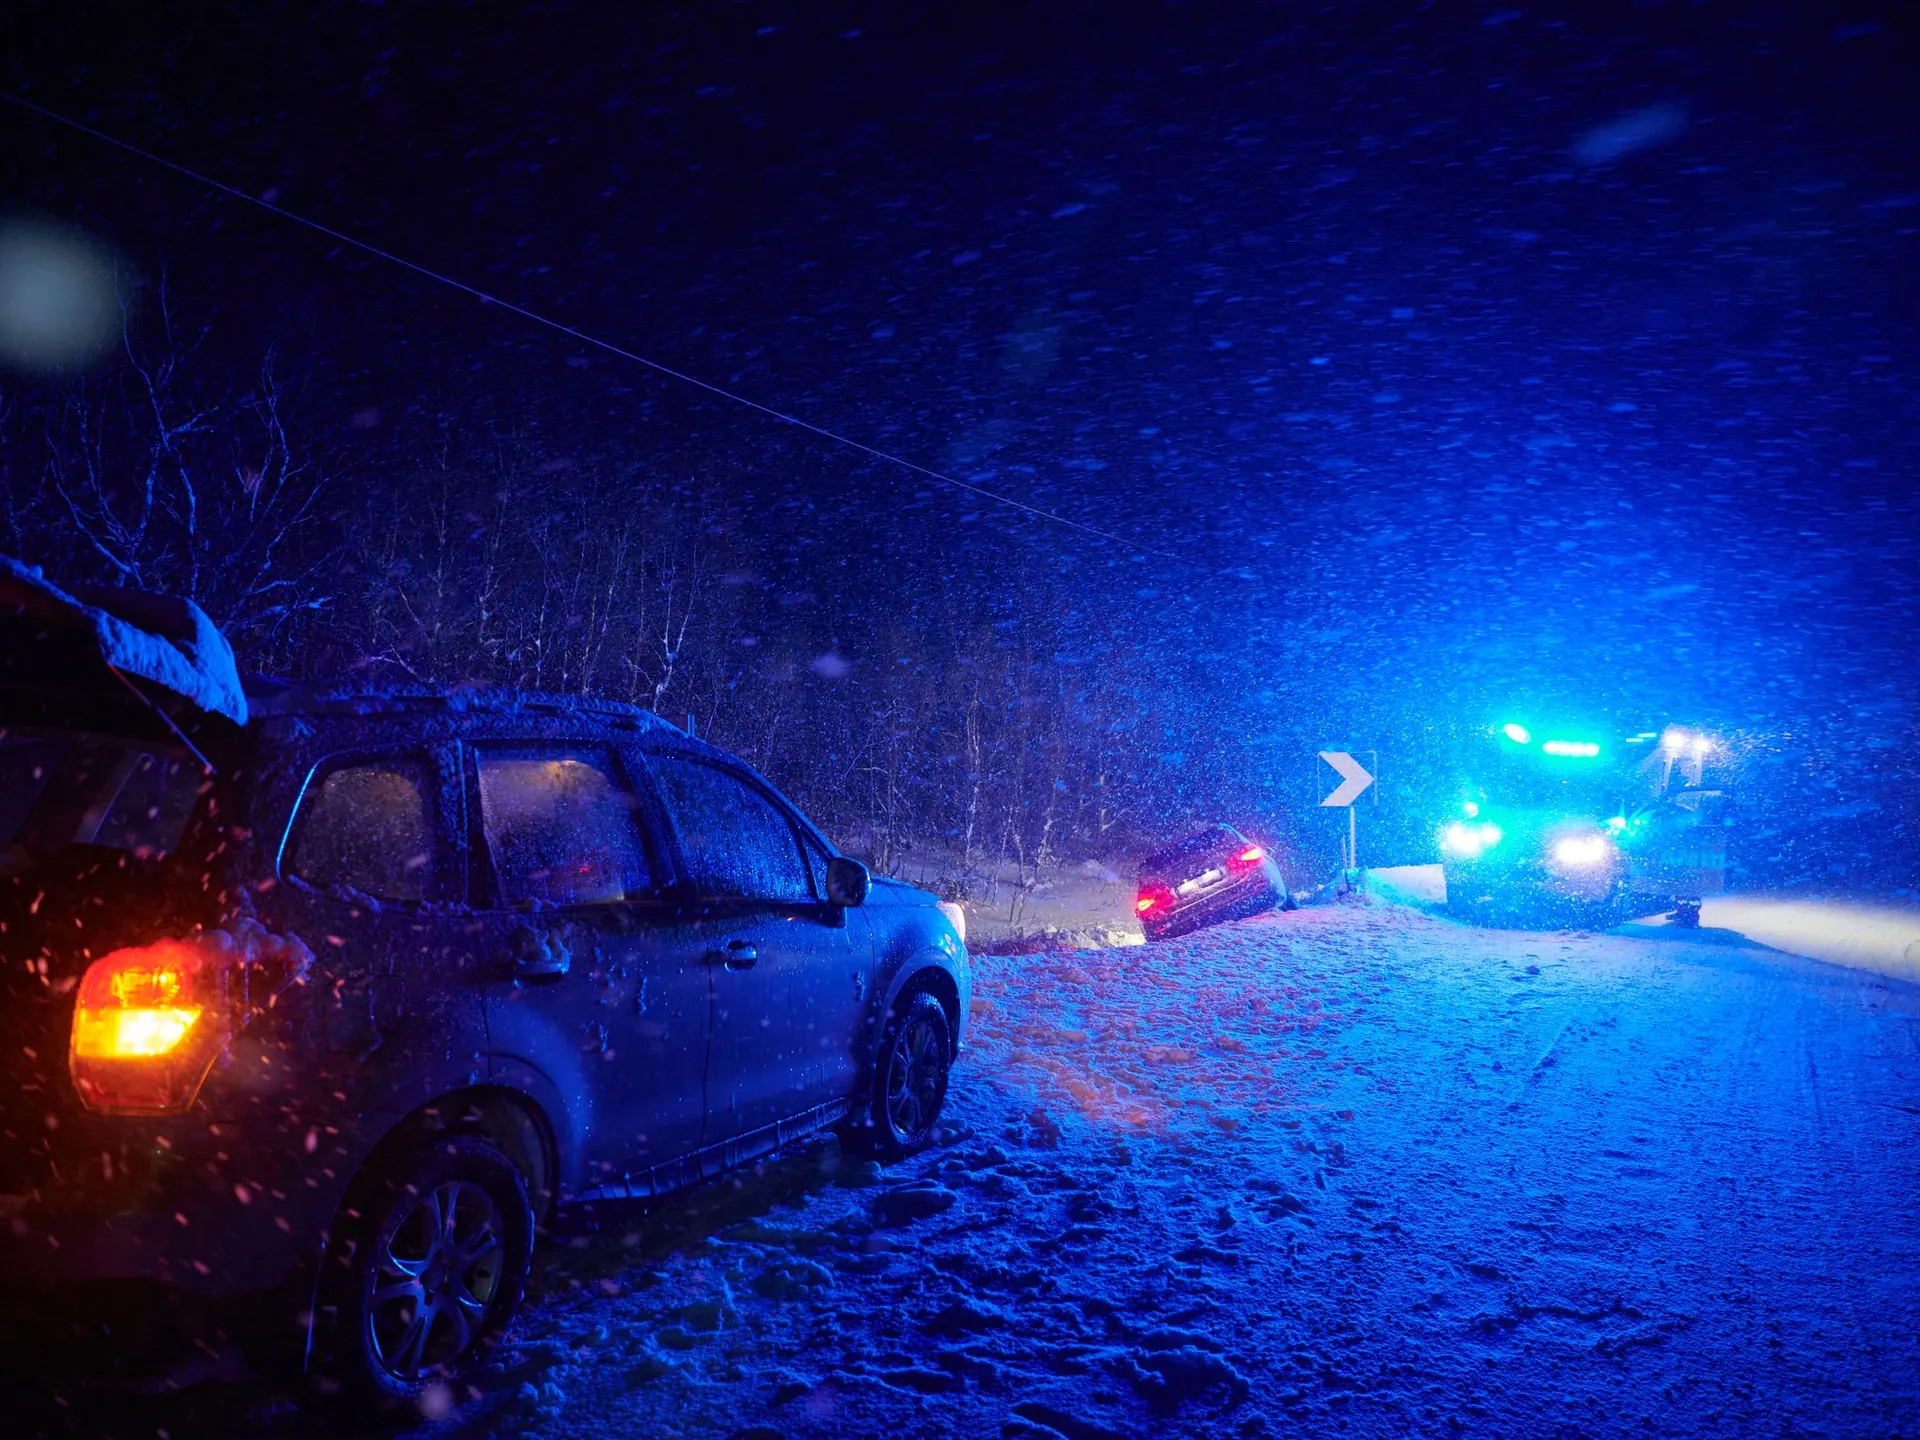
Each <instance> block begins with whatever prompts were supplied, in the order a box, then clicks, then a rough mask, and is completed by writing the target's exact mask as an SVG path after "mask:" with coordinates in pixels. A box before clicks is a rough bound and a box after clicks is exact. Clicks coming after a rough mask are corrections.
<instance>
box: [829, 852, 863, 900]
mask: <svg viewBox="0 0 1920 1440" xmlns="http://www.w3.org/2000/svg"><path fill="white" fill-rule="evenodd" d="M872 884H873V877H872V876H871V875H869V874H868V873H867V867H866V866H864V865H862V864H861V863H860V862H859V861H858V860H851V859H848V858H847V857H846V856H845V855H836V856H834V857H833V858H832V859H831V860H829V861H827V903H828V904H830V905H846V906H853V905H864V904H866V903H867V890H868V888H869V887H870V886H871V885H872Z"/></svg>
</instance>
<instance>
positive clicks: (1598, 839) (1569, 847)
mask: <svg viewBox="0 0 1920 1440" xmlns="http://www.w3.org/2000/svg"><path fill="white" fill-rule="evenodd" d="M1612 852H1613V846H1612V845H1611V844H1610V843H1609V842H1608V840H1607V837H1606V836H1604V835H1568V836H1566V837H1565V838H1564V839H1560V840H1556V841H1554V842H1553V858H1554V861H1555V863H1556V864H1560V865H1599V864H1602V863H1604V862H1605V861H1606V858H1607V856H1608V855H1610V854H1611V853H1612Z"/></svg>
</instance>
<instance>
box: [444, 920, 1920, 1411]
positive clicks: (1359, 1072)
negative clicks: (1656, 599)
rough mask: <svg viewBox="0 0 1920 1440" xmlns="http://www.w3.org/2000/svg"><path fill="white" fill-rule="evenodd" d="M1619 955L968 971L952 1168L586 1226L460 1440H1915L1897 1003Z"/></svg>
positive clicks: (1436, 937) (1288, 952)
mask: <svg viewBox="0 0 1920 1440" xmlns="http://www.w3.org/2000/svg"><path fill="white" fill-rule="evenodd" d="M1633 929H1634V933H1630V934H1615V935H1600V936H1595V935H1585V934H1555V935H1537V934H1528V933H1524V932H1512V931H1504V932H1503V931H1476V930H1471V929H1467V928H1464V927H1460V926H1457V925H1453V924H1450V923H1447V922H1444V921H1441V920H1436V919H1433V918H1429V917H1427V916H1423V915H1420V914H1418V913H1415V912H1413V911H1410V910H1406V909H1398V908H1394V907H1389V906H1385V905H1379V904H1356V905H1352V906H1329V907H1325V908H1319V909H1309V910H1303V911H1299V912H1296V913H1293V914H1287V915H1269V916H1264V917H1261V918H1259V919H1256V920H1252V921H1247V922H1244V923H1242V924H1238V925H1232V926H1226V927H1221V928H1219V929H1216V930H1212V931H1208V932H1204V933H1201V934H1198V935H1195V936H1192V937H1189V938H1188V939H1186V940H1183V941H1178V942H1174V943H1170V944H1166V945H1157V946H1152V947H1146V948H1139V947H1135V948H1131V949H1127V950H1113V951H1106V952H1099V953H1083V954H1075V955H1063V956H1044V957H989V958H985V959H982V960H981V961H980V962H978V967H977V968H978V988H977V991H976V995H977V999H976V1001H975V1008H976V1014H975V1016H974V1024H975V1028H974V1031H973V1041H972V1046H971V1049H970V1050H969V1052H968V1054H967V1055H966V1056H965V1058H964V1060H963V1062H962V1064H961V1066H960V1068H959V1070H958V1071H957V1073H956V1076H955V1087H954V1091H953V1095H952V1099H951V1101H950V1110H949V1118H950V1121H951V1130H950V1133H949V1134H948V1136H947V1137H946V1141H945V1143H943V1144H942V1145H940V1146H938V1147H936V1148H935V1149H933V1150H932V1151H930V1152H928V1153H927V1154H925V1155H922V1156H920V1157H918V1158H916V1159H915V1160H913V1161H911V1162H908V1163H906V1164H903V1165H900V1166H896V1167H892V1168H890V1169H888V1170H886V1171H884V1172H882V1171H879V1170H877V1169H875V1168H874V1167H871V1166H868V1165H858V1164H853V1163H849V1162H843V1161H842V1160H841V1159H840V1158H839V1154H838V1151H837V1148H836V1147H835V1146H834V1145H833V1143H832V1142H831V1141H822V1142H819V1143H817V1144H815V1145H813V1146H812V1147H811V1148H809V1149H807V1150H805V1151H803V1152H802V1153H800V1154H798V1155H795V1156H791V1157H788V1158H785V1159H782V1160H779V1161H776V1162H775V1163H773V1164H771V1165H769V1166H767V1167H765V1168H764V1169H763V1170H762V1171H761V1172H760V1173H758V1174H755V1175H750V1176H747V1177H744V1178H743V1179H742V1180H741V1181H740V1182H739V1183H738V1184H737V1185H733V1184H727V1183H724V1182H723V1183H722V1184H721V1185H720V1186H717V1187H714V1188H713V1189H712V1190H711V1191H709V1192H708V1193H706V1194H704V1195H701V1196H696V1197H693V1198H692V1199H691V1200H689V1201H685V1202H681V1203H680V1204H678V1205H674V1206H669V1207H666V1208H665V1209H663V1210H662V1211H660V1212H656V1214H655V1215H653V1216H651V1217H647V1216H643V1215H640V1214H638V1213H635V1214H633V1215H630V1216H620V1215H608V1216H605V1217H603V1224H602V1228H600V1230H599V1231H598V1232H597V1233H593V1234H580V1235H577V1236H575V1237H574V1238H573V1239H572V1240H571V1241H565V1240H563V1241H562V1242H561V1243H560V1244H559V1245H558V1246H557V1247H556V1249H555V1250H554V1252H553V1255H552V1257H551V1258H550V1260H549V1261H548V1263H547V1270H546V1274H545V1276H544V1278H543V1280H542V1282H541V1285H540V1287H538V1289H537V1290H536V1293H535V1294H534V1295H532V1296H531V1297H530V1301H529V1305H528V1308H527V1312H526V1314H525V1315H524V1317H523V1320H522V1322H521V1324H520V1325H519V1326H518V1327H516V1332H515V1340H514V1343H513V1344H512V1345H511V1346H510V1347H509V1348H508V1349H507V1350H506V1352H505V1353H504V1354H503V1355H502V1357H501V1370H500V1373H499V1375H498V1377H497V1378H496V1381H495V1385H494V1389H493V1395H492V1396H491V1397H490V1398H489V1399H488V1400H486V1401H483V1402H479V1403H476V1404H475V1405H473V1406H471V1407H462V1409H461V1410H459V1411H457V1412H456V1413H455V1414H454V1415H452V1416H449V1417H448V1418H447V1420H446V1421H444V1422H442V1423H443V1425H444V1426H447V1427H450V1428H455V1429H459V1430H461V1431H463V1432H465V1433H483V1432H484V1431H486V1430H489V1429H492V1430H498V1431H501V1432H515V1431H525V1432H526V1433H529V1434H534V1435H541V1436H549V1435H550V1436H556V1437H557V1436H568V1437H577V1436H601V1435H604V1436H609V1437H611V1436H630V1435H637V1434H648V1435H652V1434H660V1435H716V1436H729V1435H731V1436H754V1437H761V1440H765V1437H773V1436H833V1437H844V1436H868V1435H902V1436H909V1435H910V1436H918V1435H960V1436H972V1435H983V1436H998V1435H1028V1436H1036V1437H1047V1440H1058V1437H1060V1436H1066V1437H1071V1440H1087V1437H1100V1436H1109V1435H1138V1434H1144V1433H1154V1434H1174V1435H1193V1436H1221V1435H1249V1436H1251V1435H1260V1434H1282V1433H1290V1432H1298V1431H1305V1432H1307V1433H1328V1432H1334V1431H1338V1432H1340V1433H1343V1434H1347V1435H1362V1436H1373V1435H1377V1436H1388V1435H1405V1434H1415V1433H1437V1434H1466V1433H1471V1434H1477V1435H1488V1434H1501V1435H1540V1434H1546V1433H1583V1434H1616V1433H1629V1432H1631V1433H1657V1434H1669V1435H1671V1434H1701V1435H1706V1434H1715V1435H1719V1434H1724V1435H1730V1436H1731V1435H1751V1434H1761V1433H1765V1434H1782V1433H1795V1434H1801V1433H1805V1434H1837V1435H1861V1436H1885V1435H1893V1434H1911V1433H1916V1432H1920V1333H1916V1330H1917V1327H1916V1326H1915V1324H1914V1318H1913V1317H1914V1316H1915V1315H1916V1314H1920V1199H1917V1198H1916V1195H1917V1192H1916V1188H1915V1186H1914V1184H1913V1176H1914V1175H1915V1174H1916V1173H1920V989H1917V988H1916V987H1914V986H1911V985H1906V984H1902V983H1900V982H1896V981H1889V980H1885V979H1881V978H1879V977H1876V976H1872V975H1866V974H1861V973H1857V972H1851V971H1846V970H1838V969H1833V968H1830V967H1825V966H1819V965H1812V964H1808V963H1806V962H1803V961H1800V960H1796V959H1793V958H1791V957H1785V956H1779V955H1771V954H1767V953H1766V952H1763V951H1760V950H1757V949H1755V948H1753V947H1750V946H1746V945H1744V944H1743V943H1742V942H1740V941H1739V940H1737V939H1736V938H1734V937H1730V936H1725V935H1722V936H1717V937H1716V936H1711V935H1709V936H1706V937H1699V936H1690V935H1687V934H1685V933H1684V932H1678V931H1671V930H1669V931H1666V932H1660V931H1655V930H1651V929H1648V928H1645V927H1633Z"/></svg>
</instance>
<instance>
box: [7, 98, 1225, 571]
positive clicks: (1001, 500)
mask: <svg viewBox="0 0 1920 1440" xmlns="http://www.w3.org/2000/svg"><path fill="white" fill-rule="evenodd" d="M0 100H5V101H7V102H9V103H10V104H13V105H18V106H19V107H20V108H21V109H23V110H31V111H32V112H33V113H34V114H36V115H39V116H41V117H43V118H44V119H47V120H51V121H53V122H54V123H56V124H59V125H64V126H66V127H67V128H68V129H70V130H77V131H78V132H80V133H81V134H82V135H88V136H91V137H92V138H93V139H95V140H98V141H100V142H102V143H103V144H107V145H111V146H113V147H114V148H115V149H117V150H124V151H125V152H126V153H127V154H129V155H135V156H138V157H139V158H140V159H142V160H145V161H147V162H149V163H150V164H154V165H158V166H161V167H162V168H163V169H167V170H171V171H173V172H174V173H175V174H176V175H184V176H185V177H186V178H187V179H189V180H192V181H194V182H195V183H196V184H199V185H204V186H206V187H207V188H208V189H210V190H216V191H218V192H219V193H220V194H222V195H226V196H229V197H231V198H232V199H235V200H241V201H244V202H245V203H247V204H248V205H252V206H256V207H257V208H259V209H261V210H265V211H266V212H267V213H268V214H271V215H277V216H279V217H280V218H281V219H282V220H288V221H291V222H292V223H293V224H295V225H300V226H304V227H305V228H306V229H308V230H312V231H314V232H316V233H318V234H321V235H325V236H326V237H328V238H329V239H331V240H337V241H339V242H340V243H341V244H342V245H351V246H352V247H353V248H354V249H356V250H359V251H362V252H364V253H365V254H368V255H372V256H374V257H376V258H377V259H381V260H385V261H386V262H387V263H388V264H390V265H398V266H399V267H400V268H401V269H403V270H411V271H412V272H413V273H414V274H416V275H419V276H422V277H424V278H426V279H428V280H432V281H434V282H435V283H436V284H440V285H445V286H446V287H448V288H449V289H451V290H458V291H459V292H460V293H461V294H463V295H469V296H471V297H472V298H473V299H475V300H478V301H480V302H481V303H482V304H484V305H494V306H497V307H499V308H500V309H502V310H505V311H507V312H508V313H509V314H513V315H518V316H520V317H521V318H522V319H524V320H531V321H532V322H533V323H534V324H536V325H541V326H544V327H545V328H547V329H548V330H552V331H555V332H557V333H559V334H561V335H565V336H567V337H568V338H570V339H573V340H577V341H579V342H580V343H581V344H583V345H591V346H593V347H594V348H595V349H598V350H604V351H606V352H607V353H608V354H610V355H618V356H619V357H620V358H621V359H623V360H631V361H633V362H634V363H635V364H636V365H644V366H645V367H646V368H647V369H649V370H652V371H654V372H655V373H656V374H659V375H664V376H666V377H668V378H669V379H672V380H678V381H680V382H681V383H683V384H686V385H691V386H693V387H694V388H696V389H699V390H704V391H706V392H707V393H708V394H709V395H717V396H719V397H720V398H721V399H723V400H730V401H732V402H733V403H734V404H736V405H744V406H745V407H746V408H747V409H749V410H757V411H759V412H760V413H761V414H762V415H765V416H767V417H768V418H769V419H773V420H779V421H781V422H783V423H785V424H788V425H792V426H795V427H797V428H799V429H801V430H805V431H807V432H809V433H810V434H814V435H818V436H819V437H820V438H821V439H823V440H831V441H833V443H834V444H836V445H844V446H846V447H847V448H848V449H849V450H857V451H859V452H860V453H861V454H863V455H870V456H872V457H873V458H874V459H876V460H884V461H886V462H887V463H888V464H890V465H897V466H899V467H900V468H901V469H902V470H907V471H911V472H912V473H913V474H915V475H919V476H922V477H924V478H925V479H928V480H931V481H933V482H934V483H936V484H939V485H947V486H951V487H952V488H953V489H955V490H961V491H965V492H966V493H967V494H969V495H977V496H979V497H980V498H981V499H982V500H986V501H989V502H991V503H993V504H995V505H1004V506H1006V507H1007V508H1008V509H1010V510H1018V511H1021V512H1023V513H1024V514H1027V515H1031V516H1033V517H1034V518H1035V519H1038V520H1045V521H1047V522H1049V523H1051V524H1055V525H1063V526H1065V527H1067V528H1068V529H1070V530H1077V531H1079V532H1080V533H1082V534H1084V535H1091V536H1093V537H1095V538H1096V539H1100V540H1108V541H1111V542H1112V543H1114V544H1116V545H1124V546H1126V547H1127V548H1128V549H1129V550H1134V551H1138V552H1140V553H1141V554H1146V555H1154V556H1157V557H1159V558H1160V559H1163V560H1171V561H1173V562H1175V563H1176V564H1180V565H1195V562H1194V561H1192V560H1189V559H1187V558H1185V557H1184V556H1180V555H1175V554H1173V553H1172V552H1170V551H1166V550H1159V549H1155V548H1154V547H1153V546H1151V545H1142V544H1141V543H1140V542H1139V541H1137V540H1129V539H1127V538H1126V537H1125V536H1122V535H1116V534H1114V533H1113V532H1112V531H1110V530H1102V529H1101V528H1100V527H1098V526H1097V525H1089V524H1087V523H1086V522H1084V521H1081V520H1074V519H1070V518H1069V517H1067V516H1065V515H1062V514H1060V513H1058V512H1057V511H1053V510H1046V509H1043V508H1041V507H1040V506H1038V505H1029V504H1027V503H1026V501H1024V500H1016V499H1014V498H1013V497H1012V496H1011V495H1003V494H1001V493H1000V492H999V491H997V490H989V489H987V488H986V487H984V486H981V485H975V484H973V483H972V482H971V481H967V480H962V479H960V478H958V477H957V476H953V475H948V474H946V473H945V472H944V471H940V470H935V469H932V468H930V467H929V466H926V465H921V464H918V463H916V462H914V461H912V460H909V459H907V458H906V457H905V456H903V455H896V454H894V453H893V452H892V451H891V450H882V449H881V448H880V447H878V446H877V445H868V444H867V443H865V442H864V441H861V440H856V439H854V438H853V437H852V436H851V435H843V434H841V433H840V432H839V431H838V430H829V429H828V428H827V427H826V426H824V425H815V424H814V423H813V422H812V421H810V420H803V419H801V418H800V417H799V416H798V415H792V414H789V413H788V412H787V411H785V410H778V409H775V408H774V407H773V406H771V405H763V404H761V403H760V402H759V401H758V400H753V399H749V398H748V397H747V396H745V395H742V394H739V393H738V392H737V391H733V390H728V389H725V388H724V387H722V386H719V385H715V384H713V383H711V382H710V381H706V380H702V379H700V378H699V377H698V376H695V375H689V374H687V373H686V372H685V371H684V370H676V369H674V368H673V367H672V366H671V365H663V364H661V363H660V362H659V361H658V360H650V359H648V358H647V357H646V356H645V355H641V354H638V353H636V352H635V351H632V350H629V349H627V348H626V347H625V346H622V345H616V344H614V343H613V342H612V341H610V340H602V339H601V338H600V337H599V336H597V335H590V334H588V333H587V332H586V331H584V330H580V329H577V328H576V327H574V326H572V325H569V324H567V323H566V322H564V321H561V320H555V319H552V318H551V317H549V316H546V315H542V314H541V313H540V312H539V311H537V310H529V309H528V308H527V307H526V306H524V305H516V304H514V303H513V302H512V301H511V300H503V299H501V298H500V297H499V296H498V295H494V294H491V293H490V292H488V291H485V290H482V289H480V288H479V287H477V286H474V285H469V284H467V283H466V282H465V281H464V280H459V279H456V278H455V277H454V276H451V275H448V274H445V273H444V272H442V271H439V270H435V269H433V268H431V267H430V266H426V265H422V264H419V263H418V262H417V261H413V260H409V259H407V258H406V257H404V256H401V255H396V254H394V253H393V252H392V251H391V250H383V249H381V248H380V247H379V246H378V245H373V244H369V243H368V242H367V241H365V240H361V239H358V238H356V237H355V236H352V235H349V234H347V233H346V232H344V231H341V230H336V229H334V228H333V227H332V226H331V225H324V224H322V223H321V222H320V221H318V220H313V219H310V218H308V217H307V216H305V215H301V214H298V213H297V212H295V211H292V210H288V209H286V208H285V207H284V206H280V205H276V204H274V203H273V202H272V201H271V200H263V199H261V198H260V197H259V196H258V195H249V194H248V193H247V192H246V191H244V190H241V189H238V188H236V187H235V186H232V185H228V184H226V183H225V182H224V181H221V180H216V179H214V178H213V177H212V176H211V175H206V174H202V173H201V172H200V171H198V170H194V169H191V168H189V167H188V166H185V165H182V164H180V163H178V162H177V161H174V160H169V159H167V158H166V156H164V155H156V154H155V153H154V152H153V151H151V150H145V149H142V148H141V147H140V146H138V145H135V144H133V143H131V142H130V141H126V140H122V139H120V138H119V137H118V136H116V135H109V134H108V133H107V132H106V131H104V130H100V129H96V128H95V127H94V126H92V125H88V124H86V123H85V122H84V121H80V120H75V119H74V118H73V117H72V116H70V115H62V114H61V113H60V112H59V111H57V110H49V109H48V108H47V107H46V106H44V105H39V104H35V103H34V102H33V101H31V100H29V99H27V98H26V97H25V96H22V95H16V94H14V93H13V92H12V91H9V90H0ZM1195 568H1198V569H1203V570H1204V569H1206V568H1207V567H1205V566H1195Z"/></svg>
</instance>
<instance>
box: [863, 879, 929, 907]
mask: <svg viewBox="0 0 1920 1440" xmlns="http://www.w3.org/2000/svg"><path fill="white" fill-rule="evenodd" d="M939 903H940V897H939V896H938V895H935V894H934V893H933V892H932V891H930V890H922V889H921V888H920V887H919V886H918V885H909V884H908V883H907V882H906V881H904V880H896V879H894V878H893V877H892V876H891V875H875V876H874V877H873V880H872V883H871V885H870V886H869V887H868V889H867V904H869V905H938V904H939Z"/></svg>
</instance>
